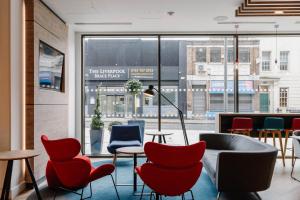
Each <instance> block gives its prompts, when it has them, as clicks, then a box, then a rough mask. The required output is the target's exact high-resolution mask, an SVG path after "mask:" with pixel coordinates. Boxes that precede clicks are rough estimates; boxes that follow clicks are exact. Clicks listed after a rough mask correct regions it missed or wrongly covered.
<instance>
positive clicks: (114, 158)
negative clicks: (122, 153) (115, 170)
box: [113, 153, 117, 165]
mask: <svg viewBox="0 0 300 200" xmlns="http://www.w3.org/2000/svg"><path fill="white" fill-rule="evenodd" d="M116 161H117V154H116V153H115V154H114V157H113V165H116Z"/></svg>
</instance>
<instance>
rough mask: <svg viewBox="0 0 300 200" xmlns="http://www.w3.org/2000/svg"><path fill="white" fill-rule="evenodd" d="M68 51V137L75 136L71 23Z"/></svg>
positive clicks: (73, 45)
mask: <svg viewBox="0 0 300 200" xmlns="http://www.w3.org/2000/svg"><path fill="white" fill-rule="evenodd" d="M68 28H69V29H68V52H69V54H68V55H69V109H68V110H69V137H75V132H76V131H75V130H76V129H75V93H76V91H75V82H76V81H75V80H76V79H75V32H74V29H73V26H72V25H69V26H68Z"/></svg>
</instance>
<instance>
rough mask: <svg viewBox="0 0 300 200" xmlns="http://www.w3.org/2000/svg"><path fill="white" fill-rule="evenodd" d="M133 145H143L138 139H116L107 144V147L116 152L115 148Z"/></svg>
mask: <svg viewBox="0 0 300 200" xmlns="http://www.w3.org/2000/svg"><path fill="white" fill-rule="evenodd" d="M132 146H142V143H141V142H140V141H138V140H128V141H123V140H114V141H112V142H111V143H110V144H109V145H108V146H107V149H108V150H110V151H111V152H113V153H115V152H116V151H115V150H116V149H118V148H121V147H132Z"/></svg>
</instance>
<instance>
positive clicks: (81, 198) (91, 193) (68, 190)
mask: <svg viewBox="0 0 300 200" xmlns="http://www.w3.org/2000/svg"><path fill="white" fill-rule="evenodd" d="M110 177H111V180H112V182H113V185H114V188H115V191H116V194H117V197H118V200H120V196H119V193H118V190H117V187H116V183H115V181H114V178H113V176H112V175H111V174H110ZM89 185H90V195H89V196H88V197H84V198H83V192H84V189H85V188H86V187H84V188H81V189H80V190H81V192H80V193H79V192H77V190H70V189H67V188H64V187H57V188H56V189H55V190H54V197H53V199H54V200H55V199H56V196H57V190H58V189H60V190H64V191H67V192H72V193H73V194H77V195H79V196H80V200H84V199H89V198H91V197H92V196H93V190H92V182H90V183H89Z"/></svg>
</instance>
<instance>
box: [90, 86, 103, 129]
mask: <svg viewBox="0 0 300 200" xmlns="http://www.w3.org/2000/svg"><path fill="white" fill-rule="evenodd" d="M101 118H102V113H101V110H100V89H99V86H98V87H97V98H96V107H95V110H94V116H93V118H92V123H91V129H93V130H100V129H101V128H103V127H104V122H103V121H102V119H101Z"/></svg>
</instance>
